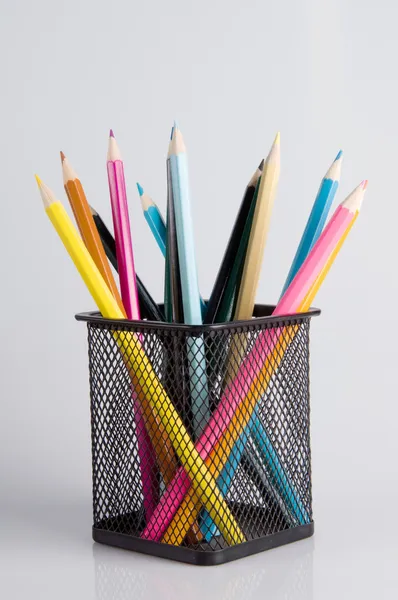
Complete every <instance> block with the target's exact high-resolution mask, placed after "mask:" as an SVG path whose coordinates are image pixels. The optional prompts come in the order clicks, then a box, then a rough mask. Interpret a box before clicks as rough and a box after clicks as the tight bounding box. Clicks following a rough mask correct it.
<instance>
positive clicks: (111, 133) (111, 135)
mask: <svg viewBox="0 0 398 600" xmlns="http://www.w3.org/2000/svg"><path fill="white" fill-rule="evenodd" d="M109 137H113V138H114V137H115V136H114V133H113V129H110V130H109Z"/></svg>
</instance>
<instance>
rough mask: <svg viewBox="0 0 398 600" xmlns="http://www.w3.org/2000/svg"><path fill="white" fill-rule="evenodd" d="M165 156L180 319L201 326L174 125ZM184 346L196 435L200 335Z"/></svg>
mask: <svg viewBox="0 0 398 600" xmlns="http://www.w3.org/2000/svg"><path fill="white" fill-rule="evenodd" d="M168 157H169V159H170V168H171V183H172V188H173V198H174V209H175V222H176V231H177V246H178V258H179V262H180V275H181V289H182V304H183V308H184V322H185V323H187V324H189V325H201V324H202V311H201V304H200V293H199V285H198V276H197V271H196V258H195V247H194V241H193V224H192V215H191V203H190V194H189V178H188V163H187V155H186V149H185V144H184V141H183V138H182V135H181V132H180V130H179V129H178V127H177V126H176V125H174V129H173V133H172V139H171V142H170V146H169V153H168ZM187 345H188V359H189V360H188V361H189V375H190V388H191V406H192V417H193V426H194V432H195V436H196V437H199V435H200V434H201V433H202V431H203V429H204V427H205V425H206V424H207V422H208V419H209V415H210V407H209V392H208V385H207V375H206V357H205V345H204V341H203V337H202V336H200V335H198V336H195V337H190V338H188V340H187Z"/></svg>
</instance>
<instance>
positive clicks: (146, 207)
mask: <svg viewBox="0 0 398 600" xmlns="http://www.w3.org/2000/svg"><path fill="white" fill-rule="evenodd" d="M137 189H138V193H139V195H140V198H141V204H142V210H143V212H144V217H145V219H146V222H147V223H148V225H149V228H150V230H151V231H152V233H153V236H154V238H155V240H156V241H157V244H158V246H159V248H160V250H161V251H162V254H163V256H164V257H166V223H165V222H164V219H163V217H162V213H161V212H160V210H159V208H158V207H157V205H156V204H155V203H154V201H153V200H152V198H151V197H150V196H149V194H147V193H146V192H144V190H143V188H142V187H141V186H140V184H139V183H137Z"/></svg>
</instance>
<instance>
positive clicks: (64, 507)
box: [0, 0, 398, 600]
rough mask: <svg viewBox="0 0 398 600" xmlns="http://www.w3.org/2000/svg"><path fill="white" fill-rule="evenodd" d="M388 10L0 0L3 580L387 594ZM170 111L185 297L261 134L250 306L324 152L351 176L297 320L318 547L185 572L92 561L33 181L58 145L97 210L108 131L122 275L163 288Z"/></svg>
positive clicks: (286, 257) (285, 593)
mask: <svg viewBox="0 0 398 600" xmlns="http://www.w3.org/2000/svg"><path fill="white" fill-rule="evenodd" d="M397 18H398V8H397V4H396V3H394V2H392V1H391V0H380V1H379V2H377V3H375V2H373V1H370V0H302V1H300V2H297V1H295V0H281V1H279V2H271V1H270V0H266V1H264V0H256V1H254V0H252V1H246V2H242V1H241V0H240V1H237V0H229V1H228V2H227V1H226V0H212V1H211V2H210V1H204V2H197V1H196V2H195V1H193V0H170V1H168V2H161V1H160V0H157V1H154V0H146V1H145V2H138V1H136V0H129V1H128V0H115V1H113V2H105V0H96V1H94V0H85V1H84V2H82V1H81V0H69V1H68V2H64V1H61V0H58V1H57V2H54V1H52V0H37V1H35V2H30V1H28V0H15V1H14V2H5V1H3V2H2V3H1V7H0V51H1V56H2V60H1V65H0V81H1V97H0V102H1V114H2V117H3V118H2V139H3V144H2V145H0V159H1V163H0V164H1V165H2V169H1V171H2V180H1V187H2V190H1V192H2V204H1V206H2V208H1V213H0V214H1V224H2V225H1V228H2V229H1V236H0V252H1V257H2V258H1V260H2V262H1V265H2V269H1V282H2V283H1V285H2V296H1V300H0V309H1V315H2V316H1V319H0V327H1V339H2V341H3V343H2V344H1V346H0V365H1V378H0V388H1V389H0V397H1V417H0V490H1V502H2V505H3V508H2V510H1V513H0V518H1V535H0V551H1V552H2V558H1V560H0V571H1V578H0V579H1V586H2V596H4V597H6V598H8V597H9V598H17V599H18V600H19V599H25V598H26V597H29V598H32V599H34V598H40V599H43V598H54V597H57V598H62V597H65V598H66V597H68V598H71V597H73V598H77V597H79V598H80V597H81V598H85V599H87V598H95V594H97V597H100V598H112V597H113V598H124V597H134V598H140V594H141V597H142V598H162V597H165V598H168V597H169V598H176V599H178V598H186V597H187V594H188V593H192V594H196V597H198V598H199V597H200V598H202V597H206V596H207V597H208V598H211V597H214V598H217V599H218V598H219V599H220V600H221V599H224V598H226V599H227V598H228V599H230V598H237V599H240V598H242V599H243V598H245V599H246V598H250V594H251V597H252V598H256V597H257V598H260V597H261V598H267V600H268V599H269V600H271V599H272V600H274V599H275V598H289V599H294V600H296V599H299V598H315V599H316V600H319V599H320V600H324V599H328V598H331V599H333V600H336V599H337V598H338V599H339V600H341V599H343V598H350V599H351V598H361V600H362V599H365V598H393V597H395V596H396V590H397V569H396V566H397V558H398V551H397V544H396V540H397V533H398V531H397V524H396V518H395V515H396V506H397V502H398V476H397V456H398V436H397V417H398V408H397V407H398V404H397V401H396V399H397V377H396V371H397V368H396V364H397V349H396V340H397V333H398V325H397V319H396V315H395V312H394V311H395V307H396V303H397V295H398V294H397V292H398V277H397V255H398V254H397V236H396V223H397V216H398V215H397V194H396V182H395V174H396V162H397V140H398V120H397V106H398V83H397V66H396V57H397V51H398V37H397V29H396V23H397ZM174 119H177V121H178V124H179V126H180V127H181V130H182V132H183V134H184V139H185V142H186V144H187V148H188V152H189V161H190V174H191V184H192V204H193V211H194V226H195V236H196V250H197V252H196V253H197V257H198V268H199V280H200V287H201V291H202V294H203V295H204V296H207V295H208V294H209V292H210V290H211V285H212V283H213V281H214V277H215V274H216V271H217V268H218V265H219V262H220V259H221V256H222V253H223V250H224V247H225V243H226V240H227V238H228V235H229V231H230V228H231V226H232V223H233V221H234V218H235V215H236V211H237V209H238V205H239V202H240V199H241V194H242V192H243V189H244V187H245V185H246V182H247V180H248V179H249V178H250V176H251V174H252V173H253V170H254V169H255V167H256V165H257V164H258V163H259V161H260V159H261V158H262V157H263V156H265V155H266V154H267V152H268V150H269V148H270V146H271V143H272V140H273V139H274V136H275V133H276V132H277V131H278V130H280V131H281V154H282V169H281V179H280V186H279V191H278V194H277V198H276V201H275V208H274V214H273V217H272V223H271V231H270V238H269V240H268V243H267V248H266V253H265V260H264V267H263V271H262V278H261V284H260V288H259V292H258V299H259V300H260V301H263V302H273V301H275V300H276V299H277V297H278V295H279V292H280V289H281V286H282V285H283V282H284V280H285V277H286V274H287V272H288V269H289V266H290V263H291V260H292V259H293V256H294V253H295V250H296V247H297V243H298V241H299V239H300V236H301V233H302V230H303V227H304V225H305V222H306V220H307V216H308V213H309V210H310V208H311V205H312V202H313V199H314V197H315V194H316V192H317V189H318V187H319V183H320V180H321V178H322V176H323V175H324V173H325V172H326V170H327V168H328V166H329V165H330V163H331V161H332V160H333V158H334V157H335V156H336V154H337V152H338V150H339V149H340V148H342V149H343V150H344V164H343V169H342V178H341V186H340V190H339V193H338V198H337V199H336V201H341V200H342V199H343V198H344V197H345V196H347V194H348V193H349V192H350V191H351V190H352V189H353V188H354V187H355V186H356V185H357V184H358V183H359V182H360V181H361V180H362V179H364V178H368V179H369V187H368V190H367V193H366V198H365V201H364V205H363V209H362V212H361V215H360V218H359V219H358V222H357V224H356V225H355V228H354V230H353V231H352V234H351V235H350V239H349V241H348V242H347V245H346V247H345V248H344V250H343V255H342V256H341V257H339V259H338V260H337V262H336V265H335V266H334V268H333V270H332V272H331V274H330V276H329V277H328V280H327V283H326V284H325V286H324V288H323V289H322V291H321V293H320V295H319V298H318V299H317V305H319V306H320V307H321V308H322V309H323V315H322V317H321V318H319V319H317V320H316V321H314V323H313V327H312V347H311V365H312V378H311V383H312V456H313V481H314V489H313V491H314V515H315V521H316V535H315V538H314V542H304V543H301V544H296V545H295V546H292V547H289V548H283V549H278V550H276V551H272V552H269V553H267V554H264V555H261V556H257V557H254V558H250V559H247V560H245V561H242V562H239V563H235V564H232V565H229V566H225V567H220V568H216V569H214V570H212V569H206V570H205V571H203V570H202V569H195V568H193V567H182V566H180V565H177V564H171V563H165V562H161V561H159V560H154V559H147V558H142V557H138V556H135V555H130V554H127V553H123V552H121V551H117V550H109V549H106V548H98V549H96V552H95V554H94V556H93V551H92V545H91V542H90V526H91V516H90V433H89V410H88V375H87V349H86V341H85V330H84V326H82V325H81V324H77V323H75V322H74V321H73V314H74V313H75V312H79V311H83V310H88V309H92V308H93V304H92V301H91V299H90V298H89V296H88V293H87V292H86V290H85V289H84V286H83V285H82V284H81V282H80V280H79V279H78V276H77V275H76V273H75V270H74V268H73V266H72V265H71V264H70V260H69V257H68V256H67V255H66V253H65V251H64V248H62V247H61V244H60V242H59V240H58V239H57V237H56V235H55V232H54V231H52V228H51V225H50V224H49V222H48V221H47V219H46V216H45V214H44V212H43V207H42V203H41V200H40V197H39V194H38V191H37V187H36V183H35V181H34V177H33V174H34V173H35V172H37V173H38V174H39V175H40V176H41V177H42V178H43V181H45V182H46V183H47V184H48V185H49V186H50V187H51V188H53V189H54V191H55V192H56V194H57V195H58V196H59V197H63V198H64V199H65V195H64V193H63V190H62V174H61V166H60V159H59V150H61V149H62V150H63V151H64V152H65V154H66V155H67V156H68V158H69V159H70V161H71V164H73V166H74V168H75V169H76V171H77V172H78V173H79V175H80V176H81V178H82V181H83V184H84V186H85V189H86V192H87V195H88V199H89V202H90V203H91V204H92V205H93V206H95V208H96V209H97V210H98V211H99V212H100V213H101V215H102V216H103V217H104V218H105V219H106V220H107V221H108V222H110V216H111V211H110V203H109V198H108V195H109V194H108V184H107V176H106V166H105V162H106V152H107V143H108V132H109V128H110V127H112V128H113V129H114V132H115V135H116V137H117V140H118V144H119V145H120V148H121V152H122V154H123V157H124V160H125V163H126V178H127V187H128V193H129V203H130V211H131V220H132V230H133V238H134V245H135V258H136V264H137V270H138V272H139V273H140V274H141V276H142V277H143V279H144V280H145V283H146V285H147V286H148V288H149V289H150V290H151V291H152V293H153V294H154V295H155V297H156V298H159V299H160V298H161V296H162V293H163V278H162V273H163V259H162V257H161V255H160V252H159V250H158V248H157V246H156V244H155V242H154V240H153V239H152V235H151V233H150V231H149V228H148V227H147V225H146V223H145V220H144V217H143V216H142V214H141V204H140V201H139V197H138V193H137V191H136V189H135V181H137V180H138V181H140V183H141V184H142V186H143V187H144V189H145V190H146V191H147V192H148V193H149V194H150V195H151V197H152V198H153V199H154V201H155V202H156V203H157V204H158V205H159V207H160V208H161V209H162V210H163V211H164V209H165V197H166V177H165V156H166V153H167V145H168V140H169V133H170V127H171V125H172V123H173V120H174ZM119 569H120V571H121V573H122V576H121V578H120V580H119V577H118V572H119ZM108 572H109V575H108ZM101 573H105V579H106V578H109V579H108V583H105V584H103V583H101V578H102V575H101ZM109 581H110V582H111V583H112V581H113V582H114V584H113V585H111V584H109ZM124 581H126V584H125V585H126V589H127V592H123V589H124V588H123V586H124V583H123V582H124ZM296 582H297V583H296ZM300 582H302V583H300ZM119 585H120V586H121V591H119V587H118V586H119ZM256 586H258V587H257V588H256ZM284 586H285V587H284ZM246 588H247V589H246ZM96 590H97V591H96ZM102 590H108V592H105V591H102ZM130 590H131V591H130ZM247 590H248V591H247ZM123 593H124V596H123ZM101 594H102V595H101ZM112 594H113V596H112ZM126 594H127V595H126ZM211 594H213V596H211Z"/></svg>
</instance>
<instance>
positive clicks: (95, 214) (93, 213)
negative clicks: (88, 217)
mask: <svg viewBox="0 0 398 600" xmlns="http://www.w3.org/2000/svg"><path fill="white" fill-rule="evenodd" d="M89 207H90V211H91V214H92V215H93V216H98V213H97V211H96V210H95V208H94V207H93V206H91V204H89Z"/></svg>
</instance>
